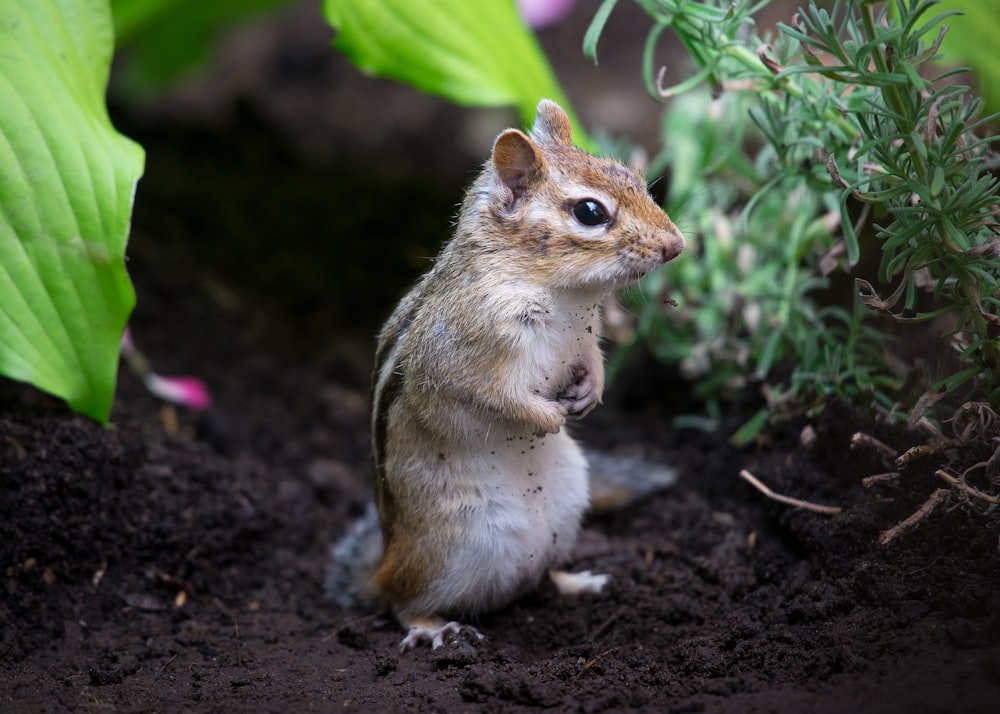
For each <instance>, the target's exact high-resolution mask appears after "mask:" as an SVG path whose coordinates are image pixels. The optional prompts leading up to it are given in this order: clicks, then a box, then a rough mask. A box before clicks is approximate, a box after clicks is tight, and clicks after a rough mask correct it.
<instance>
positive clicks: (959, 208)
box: [585, 0, 1000, 439]
mask: <svg viewBox="0 0 1000 714" xmlns="http://www.w3.org/2000/svg"><path fill="white" fill-rule="evenodd" d="M639 2H640V4H641V5H642V6H643V8H644V9H645V10H646V11H647V13H648V14H649V15H650V17H651V18H652V20H653V23H654V26H653V29H652V30H651V32H650V35H649V39H648V41H647V51H646V60H645V67H644V76H645V79H646V82H647V85H648V86H649V89H650V91H652V92H653V93H654V94H655V95H656V96H659V97H663V98H667V97H676V96H677V95H686V97H684V98H683V99H685V100H686V103H685V104H683V105H680V106H678V105H677V104H675V105H674V107H673V108H672V109H670V110H668V113H667V123H666V124H665V126H666V127H668V129H667V131H665V148H664V150H663V152H662V153H661V155H660V156H659V157H658V162H659V165H660V166H662V167H664V168H666V169H668V170H669V171H670V172H671V174H672V179H673V180H672V185H671V191H670V195H669V198H668V202H669V203H671V204H674V205H676V206H678V207H679V208H677V209H675V211H676V212H679V213H682V214H686V215H688V216H691V217H692V218H691V220H692V221H693V222H694V223H695V225H694V226H693V228H694V230H693V231H692V233H693V236H692V237H693V238H694V240H695V242H696V245H697V248H696V250H697V251H698V252H699V253H700V255H699V259H698V260H689V261H687V262H685V263H682V264H678V265H677V266H675V267H674V269H673V272H672V273H671V274H670V275H669V276H668V277H667V278H666V279H667V280H668V281H669V283H670V285H671V294H672V295H673V296H674V297H675V298H679V299H678V302H679V304H680V307H681V309H680V310H675V311H670V310H667V311H662V310H660V309H659V308H658V306H657V305H656V302H655V301H653V300H650V299H649V297H650V296H651V295H655V294H658V291H660V290H662V285H659V284H657V283H656V282H655V281H654V282H650V283H648V284H647V285H646V290H647V293H646V295H644V296H643V299H642V300H640V301H639V302H638V303H637V308H638V309H639V310H640V311H641V315H640V319H639V328H640V331H639V336H640V338H645V339H650V340H651V342H652V344H653V348H654V351H657V352H658V353H659V354H661V355H663V356H665V357H667V358H668V359H669V358H677V357H679V356H680V352H681V351H682V350H683V351H686V353H687V354H688V355H695V356H697V357H698V359H699V360H700V366H699V368H698V369H696V370H694V374H693V376H696V377H699V378H700V379H701V384H702V387H703V389H704V390H705V391H706V393H707V394H708V395H710V396H713V395H715V396H717V395H719V394H721V392H720V388H721V387H723V386H725V385H730V386H732V384H733V380H734V379H735V380H736V384H737V385H738V384H739V382H740V375H752V377H753V378H755V379H757V380H759V381H761V382H763V383H765V384H768V385H769V388H768V389H767V390H766V392H767V394H768V401H769V404H768V407H767V408H765V410H764V411H762V413H761V414H760V415H758V418H756V419H755V420H752V421H751V424H749V425H748V427H747V429H746V430H745V431H743V432H742V433H741V434H740V435H739V437H740V438H742V439H749V438H752V437H753V435H754V434H755V433H756V430H757V429H759V427H760V426H762V425H763V423H764V420H765V417H767V416H771V417H774V416H775V415H780V414H781V413H787V411H788V410H789V408H790V405H797V406H798V407H800V408H809V407H812V408H821V407H822V404H823V403H825V400H826V399H827V398H828V397H829V396H831V395H837V396H844V397H847V398H850V399H853V400H854V401H856V402H860V403H869V402H871V401H873V400H874V401H875V402H876V403H881V404H882V405H883V406H885V407H887V408H889V407H891V406H892V405H893V404H894V403H896V400H899V399H908V400H909V402H908V404H909V408H908V411H910V413H911V418H912V419H914V420H916V419H918V418H920V417H921V416H923V415H924V414H925V412H926V409H927V408H928V407H929V405H931V404H932V403H934V402H935V401H938V400H939V399H940V398H941V397H942V395H944V394H947V395H948V396H949V397H950V401H951V402H953V403H960V402H962V401H963V400H966V399H970V398H971V399H978V400H983V401H986V402H989V403H990V404H991V405H992V406H993V407H994V408H996V407H997V406H998V403H1000V362H998V356H1000V352H998V348H1000V345H998V341H997V340H998V337H1000V302H998V298H997V293H998V288H1000V286H998V285H997V281H998V279H1000V257H998V254H1000V241H998V240H997V233H998V231H997V222H996V219H995V215H996V211H997V206H998V202H1000V199H998V183H997V180H996V179H995V178H994V177H993V176H992V175H991V174H990V173H989V170H988V169H989V167H990V166H992V165H993V157H992V155H991V153H990V151H989V141H990V140H991V139H990V138H979V137H978V136H977V132H982V131H983V130H984V129H985V127H986V123H985V120H984V119H980V118H978V116H979V113H980V109H981V102H980V101H979V100H978V99H976V98H974V97H972V96H970V94H969V92H968V89H967V88H966V87H964V86H961V85H959V84H956V83H955V79H956V73H957V70H949V71H943V72H938V71H937V70H936V69H935V68H934V66H933V65H932V64H931V61H932V60H933V59H934V57H935V56H936V54H937V51H938V49H939V46H940V43H941V40H942V38H943V37H944V34H945V33H946V32H947V26H946V23H947V22H949V21H950V20H952V19H954V18H953V15H954V13H950V12H937V13H935V12H934V6H935V4H936V3H935V2H934V0H894V1H893V2H889V3H884V4H883V3H875V2H871V1H870V0H837V1H836V2H834V3H832V6H830V7H829V9H826V8H823V7H819V6H817V5H816V4H815V3H810V4H809V6H808V7H806V8H803V9H801V10H800V11H799V12H798V13H796V14H795V16H794V17H793V19H792V20H791V22H790V23H788V24H780V25H779V26H778V33H777V35H776V36H774V37H773V38H772V37H767V36H765V37H759V36H758V35H757V34H755V26H754V22H753V15H754V13H755V12H757V11H758V10H759V9H760V8H761V7H763V6H764V5H766V4H767V3H766V1H765V2H756V3H751V2H748V1H743V2H732V3H730V2H721V1H720V0H716V1H715V2H711V1H710V2H700V1H699V2H693V1H692V0H639ZM613 5H614V2H613V1H612V0H607V1H606V2H605V3H604V5H603V6H602V12H601V13H599V14H598V16H597V18H596V19H595V23H594V25H593V26H592V28H591V32H590V33H588V43H587V45H586V46H585V50H587V51H589V52H591V53H592V52H593V51H594V49H595V47H596V42H597V37H598V35H599V32H600V27H601V25H602V23H603V22H604V20H606V18H607V14H608V13H609V12H610V8H611V7H612V6H613ZM667 30H670V31H671V32H672V33H673V34H674V35H675V36H676V38H677V40H678V41H679V42H680V43H681V44H682V45H683V46H684V47H685V48H686V49H687V51H688V53H689V55H690V57H691V59H692V61H693V62H694V65H695V67H696V71H695V73H694V74H693V75H692V76H691V77H690V78H689V79H687V80H685V81H683V82H681V83H680V84H677V85H675V86H672V87H664V86H662V72H661V73H657V72H656V66H655V63H654V59H653V58H654V55H655V48H656V46H657V43H658V41H659V40H660V38H661V36H662V35H663V34H664V33H665V32H666V31H667ZM703 86H708V87H710V88H711V89H712V90H713V94H712V95H709V94H708V93H706V92H702V93H701V94H700V95H692V94H691V93H692V91H693V90H696V88H698V87H703ZM692 96H694V99H691V98H690V97H692ZM675 102H676V100H675ZM692 103H693V104H694V105H697V106H700V107H703V110H702V111H701V112H700V114H699V112H698V111H697V110H692ZM693 117H700V119H694V118H693ZM706 120H707V126H706ZM722 136H726V137H730V139H729V141H728V142H727V141H726V140H724V139H722V138H721V137H722ZM654 163H656V162H654ZM690 228H691V227H690V226H689V230H690ZM862 229H865V230H868V231H870V233H871V234H872V235H873V239H874V241H875V245H874V248H875V249H876V250H877V251H879V252H880V253H881V265H880V268H879V270H878V275H875V276H858V277H857V279H856V285H857V288H858V295H857V298H858V299H859V300H860V303H861V304H863V305H864V306H866V307H867V308H868V309H861V308H860V307H859V304H858V303H857V302H855V301H852V302H849V303H848V304H844V305H840V306H836V305H835V306H833V307H827V308H823V309H821V308H820V307H819V304H820V303H819V301H818V297H817V290H818V289H820V288H822V287H824V286H825V285H826V284H827V277H826V276H827V275H828V274H829V273H830V272H831V271H832V270H834V269H835V268H837V267H840V268H842V269H845V270H851V269H856V268H855V266H856V264H857V263H858V260H859V257H860V255H861V252H862V247H863V246H862V243H861V240H860V239H859V235H863V234H864V233H863V231H862ZM866 240H867V239H866ZM720 244H721V245H722V248H721V249H720ZM729 246H736V248H735V249H731V248H730V247H729ZM871 247H872V246H867V248H866V249H870V248H871ZM737 253H738V258H739V259H737V260H733V256H734V255H735V254H737ZM887 286H888V287H887ZM754 306H756V308H755V307H754ZM873 311H874V312H879V313H881V314H882V315H884V316H887V317H889V318H891V319H892V320H894V321H896V322H900V323H913V322H930V321H932V320H934V321H935V322H934V324H935V325H938V324H942V322H943V321H946V322H945V323H944V324H947V327H945V328H944V334H943V337H945V338H947V339H948V340H949V342H950V344H951V345H952V347H953V348H954V350H955V364H957V367H956V368H954V369H952V370H950V371H948V372H945V373H938V374H927V375H924V377H925V381H924V384H925V387H927V386H929V387H930V390H931V391H930V392H929V394H932V395H933V397H932V398H924V399H919V400H918V399H917V398H916V394H914V393H909V394H907V393H905V392H904V391H903V387H904V386H910V385H912V384H913V374H912V373H911V374H907V373H906V370H900V368H899V362H898V360H894V359H891V358H889V357H888V356H887V345H886V343H885V338H884V337H883V336H882V335H881V334H880V331H879V330H876V329H873V326H872V324H870V322H871V320H870V318H871V316H872V313H873ZM706 313H714V314H716V315H718V316H719V317H717V318H714V322H715V323H716V324H712V325H710V326H709V329H704V328H705V325H706ZM709 320H711V318H709ZM782 365H786V366H787V370H784V371H782V370H781V369H779V368H780V367H781V366H782ZM682 366H683V362H682ZM689 371H690V370H689ZM720 376H721V379H720ZM782 377H785V378H782ZM942 404H943V402H942Z"/></svg>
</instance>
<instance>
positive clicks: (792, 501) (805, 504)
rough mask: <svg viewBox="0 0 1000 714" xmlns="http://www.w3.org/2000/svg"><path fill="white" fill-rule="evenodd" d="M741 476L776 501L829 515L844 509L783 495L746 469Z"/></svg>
mask: <svg viewBox="0 0 1000 714" xmlns="http://www.w3.org/2000/svg"><path fill="white" fill-rule="evenodd" d="M740 478H742V479H743V480H744V481H747V482H749V483H750V485H751V486H753V487H754V488H756V489H757V490H758V491H760V492H761V493H763V494H764V495H765V496H767V497H768V498H770V499H772V500H775V501H779V502H781V503H787V504H788V505H789V506H795V507H797V508H804V509H806V510H807V511H813V512H815V513H826V514H829V515H835V514H837V513H840V512H841V510H843V509H841V508H840V507H839V506H821V505H819V504H816V503H810V502H809V501H803V500H801V499H798V498H792V497H791V496H783V495H781V494H780V493H775V492H774V491H772V490H771V489H770V488H768V487H767V486H765V485H764V484H763V483H761V482H760V480H759V479H758V478H757V477H756V476H754V475H753V474H752V473H750V472H749V471H747V470H746V469H743V470H742V471H740Z"/></svg>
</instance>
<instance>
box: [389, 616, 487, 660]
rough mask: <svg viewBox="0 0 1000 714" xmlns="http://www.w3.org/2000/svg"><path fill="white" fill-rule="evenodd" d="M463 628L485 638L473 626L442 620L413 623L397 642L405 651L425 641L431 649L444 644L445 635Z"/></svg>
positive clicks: (400, 648)
mask: <svg viewBox="0 0 1000 714" xmlns="http://www.w3.org/2000/svg"><path fill="white" fill-rule="evenodd" d="M463 629H466V630H468V631H469V632H471V633H472V634H473V635H475V636H476V638H477V639H480V640H483V639H486V638H485V637H483V635H482V633H480V632H479V631H478V630H476V629H475V628H474V627H469V626H468V625H462V624H460V623H458V622H455V621H452V622H443V623H441V624H427V625H414V626H412V627H411V628H410V630H409V632H407V633H406V637H404V638H403V641H402V642H400V643H399V651H400V652H406V651H408V650H412V649H414V648H416V647H418V646H419V645H422V644H424V643H425V642H426V643H427V644H429V645H430V646H431V649H433V650H436V649H437V648H438V647H441V646H442V645H444V638H445V637H447V636H453V637H454V636H458V634H459V633H460V632H461V631H462V630H463Z"/></svg>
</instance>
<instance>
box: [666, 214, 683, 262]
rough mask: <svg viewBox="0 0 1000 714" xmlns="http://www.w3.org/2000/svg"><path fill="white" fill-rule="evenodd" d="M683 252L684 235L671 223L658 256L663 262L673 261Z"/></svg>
mask: <svg viewBox="0 0 1000 714" xmlns="http://www.w3.org/2000/svg"><path fill="white" fill-rule="evenodd" d="M683 250H684V234H683V233H681V232H680V230H679V229H678V228H677V226H675V225H674V224H673V223H670V227H669V228H667V230H666V236H665V239H664V241H663V244H662V246H661V247H660V255H661V257H662V258H663V262H664V263H666V262H668V261H671V260H673V259H674V258H676V257H677V256H678V255H680V254H681V251H683Z"/></svg>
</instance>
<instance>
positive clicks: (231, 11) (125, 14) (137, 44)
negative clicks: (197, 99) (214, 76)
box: [111, 0, 318, 92]
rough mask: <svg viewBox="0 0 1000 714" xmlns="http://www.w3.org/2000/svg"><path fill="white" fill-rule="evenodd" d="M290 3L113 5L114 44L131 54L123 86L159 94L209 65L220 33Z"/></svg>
mask: <svg viewBox="0 0 1000 714" xmlns="http://www.w3.org/2000/svg"><path fill="white" fill-rule="evenodd" d="M289 2H290V0H111V14H112V16H113V17H114V23H115V38H116V41H117V43H118V45H119V46H121V47H122V48H123V49H125V50H126V52H125V53H124V58H125V60H126V61H125V62H124V63H123V64H122V66H121V67H120V68H119V69H120V70H121V75H120V76H119V81H120V82H121V84H124V85H125V87H126V89H128V90H131V91H135V92H149V91H155V90H157V89H160V88H162V87H163V85H165V84H167V83H168V82H170V81H171V80H173V79H175V78H176V77H177V76H178V75H181V74H183V73H184V72H185V71H186V70H190V69H191V68H193V67H196V66H198V65H199V64H200V63H201V62H202V61H203V60H204V59H205V56H206V55H207V54H208V52H209V50H210V47H211V42H210V41H211V39H212V36H213V35H214V34H215V33H216V32H217V31H218V30H220V29H221V28H224V27H227V26H230V25H232V24H234V23H235V22H236V21H238V20H242V19H245V18H248V17H250V16H253V15H259V14H261V13H264V12H266V11H268V10H272V9H274V8H276V7H279V6H282V5H287V4H288V3H289ZM317 21H318V19H317ZM121 84H119V83H116V86H121Z"/></svg>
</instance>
